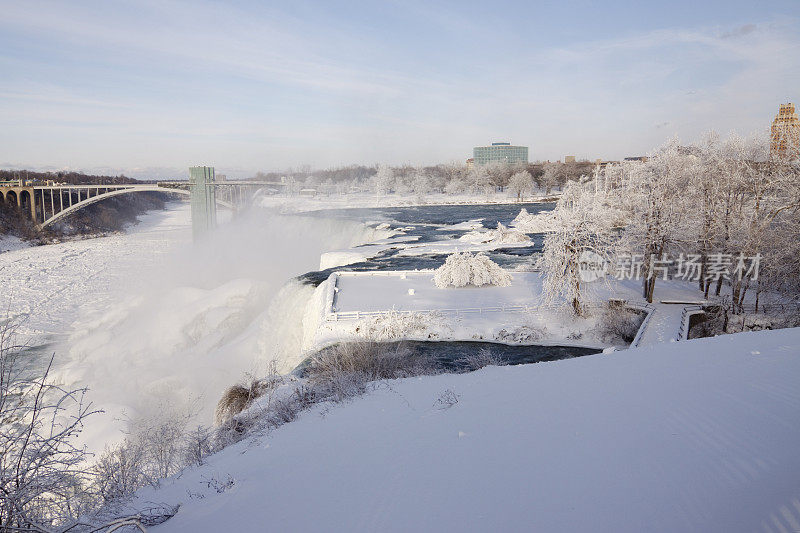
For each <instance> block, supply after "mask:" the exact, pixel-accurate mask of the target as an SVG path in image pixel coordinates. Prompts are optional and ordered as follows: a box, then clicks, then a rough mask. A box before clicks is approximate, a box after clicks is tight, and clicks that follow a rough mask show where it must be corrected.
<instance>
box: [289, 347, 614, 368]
mask: <svg viewBox="0 0 800 533" xmlns="http://www.w3.org/2000/svg"><path fill="white" fill-rule="evenodd" d="M380 344H382V345H385V347H386V348H387V351H388V350H396V349H397V348H398V347H400V345H402V347H403V348H405V349H406V350H405V352H406V353H407V357H408V360H409V366H412V365H413V363H415V362H425V363H427V365H425V366H429V367H432V368H434V369H435V370H439V371H442V372H456V373H457V372H467V371H470V370H476V368H475V367H474V366H473V364H472V363H471V362H470V360H469V359H467V357H468V356H470V355H475V354H482V355H483V356H485V357H487V358H489V359H490V360H492V361H493V362H492V364H497V365H527V364H530V363H541V362H545V361H559V360H562V359H572V358H575V357H582V356H585V355H592V354H596V353H600V351H599V350H598V349H596V348H583V347H579V346H539V345H525V346H522V345H508V344H498V343H492V342H474V341H435V342H434V341H427V342H426V341H397V342H386V343H380ZM334 348H335V347H334V346H332V347H328V348H324V349H323V350H321V352H323V353H324V352H325V351H327V350H331V349H334ZM308 365H309V360H308V359H307V360H305V361H303V362H302V363H301V364H300V365H298V367H297V368H296V369H295V370H294V372H295V373H297V374H299V375H303V374H304V373H305V369H306V368H307V367H308Z"/></svg>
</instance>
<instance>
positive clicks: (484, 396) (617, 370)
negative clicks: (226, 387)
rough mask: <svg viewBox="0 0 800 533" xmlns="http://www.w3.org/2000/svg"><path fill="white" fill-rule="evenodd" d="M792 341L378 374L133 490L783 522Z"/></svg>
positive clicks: (200, 502)
mask: <svg viewBox="0 0 800 533" xmlns="http://www.w3.org/2000/svg"><path fill="white" fill-rule="evenodd" d="M798 353H800V329H792V330H782V331H772V332H757V333H745V334H737V335H730V336H724V337H718V338H715V339H703V340H698V341H687V342H680V343H677V344H665V345H661V346H658V347H653V348H650V349H638V350H627V351H623V352H616V353H614V354H612V355H596V356H589V357H581V358H577V359H571V360H564V361H557V362H551V363H539V364H534V365H525V366H518V367H488V368H485V369H483V370H480V371H477V372H473V373H470V374H461V375H440V376H435V377H425V378H411V379H404V380H395V381H391V382H386V383H385V385H383V386H379V387H376V388H375V389H374V390H373V391H372V392H371V393H369V394H368V395H366V396H364V397H362V398H358V399H355V400H353V401H351V402H348V403H345V404H341V405H338V406H335V405H327V406H320V407H318V408H316V409H315V410H313V411H311V412H306V413H305V414H303V415H301V417H300V418H299V419H298V420H297V421H295V422H292V423H290V424H287V425H285V426H283V427H281V428H279V429H277V430H276V431H274V432H273V433H271V434H270V435H269V436H267V437H263V438H261V439H254V440H250V441H247V442H242V443H240V444H238V445H236V446H233V447H231V448H228V449H226V450H224V451H223V452H221V453H219V454H217V455H216V456H213V457H211V458H210V459H209V461H208V463H207V464H206V465H205V466H203V467H199V468H196V469H192V470H188V471H186V472H184V473H183V474H182V475H181V476H180V478H176V479H171V480H168V481H166V482H164V483H162V485H161V488H160V489H158V490H155V489H146V490H142V491H141V492H140V493H139V495H138V497H137V499H136V500H135V501H134V502H133V504H132V505H133V506H134V507H135V506H136V505H138V506H140V507H147V506H148V505H149V502H163V503H166V504H170V505H172V504H178V503H180V504H181V508H180V511H179V512H178V514H177V515H176V516H175V517H174V518H172V519H170V520H169V521H168V522H166V523H164V524H163V525H161V526H159V527H158V531H163V532H165V533H172V532H184V531H186V532H189V531H191V532H200V533H202V532H211V531H227V530H247V529H251V528H252V525H253V524H261V525H262V526H263V527H265V528H267V527H268V528H269V529H275V530H278V531H314V530H320V529H324V530H326V531H461V530H463V531H475V530H483V531H489V530H494V531H498V530H499V531H530V530H537V531H619V532H628V531H630V532H634V531H653V532H661V531H663V532H672V531H726V532H739V531H742V532H744V531H754V530H772V531H782V530H786V531H791V530H793V529H797V524H798V523H800V484H798V474H799V473H800V455H798V453H797V444H798V442H800V425H798V424H797V423H796V422H797V417H798V413H799V412H800V396H798V395H797V394H796V393H795V391H796V389H797V383H796V381H797V376H798V375H800V357H797V354H798ZM441 398H446V399H447V400H448V401H440V399H441ZM210 480H219V481H220V482H226V481H228V480H232V481H231V482H230V483H228V485H229V488H228V490H218V489H217V487H218V486H219V485H220V484H222V483H216V484H215V483H213V482H210Z"/></svg>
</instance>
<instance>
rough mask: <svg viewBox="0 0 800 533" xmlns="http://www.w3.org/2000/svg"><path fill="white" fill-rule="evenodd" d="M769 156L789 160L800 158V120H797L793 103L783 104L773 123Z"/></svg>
mask: <svg viewBox="0 0 800 533" xmlns="http://www.w3.org/2000/svg"><path fill="white" fill-rule="evenodd" d="M769 155H770V157H773V158H780V159H789V160H792V159H795V158H797V157H798V156H800V119H798V118H797V113H795V111H794V104H792V103H788V104H781V106H780V108H779V109H778V114H777V115H776V116H775V120H773V121H772V134H771V136H770V143H769Z"/></svg>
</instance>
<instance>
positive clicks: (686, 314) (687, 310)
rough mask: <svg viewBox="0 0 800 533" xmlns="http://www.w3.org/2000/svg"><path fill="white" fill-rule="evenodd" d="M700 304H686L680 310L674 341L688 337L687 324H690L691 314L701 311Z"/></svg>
mask: <svg viewBox="0 0 800 533" xmlns="http://www.w3.org/2000/svg"><path fill="white" fill-rule="evenodd" d="M703 312H704V311H703V306H702V305H687V306H686V307H684V308H683V311H682V312H681V326H680V328H679V329H678V335H677V336H676V337H675V340H676V341H682V340H686V339H687V338H688V337H689V325H690V324H691V321H692V320H691V318H692V315H696V314H698V313H703Z"/></svg>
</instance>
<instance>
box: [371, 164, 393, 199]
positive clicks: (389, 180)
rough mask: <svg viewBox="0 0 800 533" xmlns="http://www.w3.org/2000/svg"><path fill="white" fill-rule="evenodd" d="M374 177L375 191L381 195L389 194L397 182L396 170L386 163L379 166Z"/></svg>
mask: <svg viewBox="0 0 800 533" xmlns="http://www.w3.org/2000/svg"><path fill="white" fill-rule="evenodd" d="M373 179H374V181H375V192H376V193H377V194H378V195H380V196H383V195H386V194H389V193H390V192H391V191H392V187H393V186H394V184H395V180H394V172H393V171H392V169H391V168H389V167H388V166H386V165H379V166H378V172H377V173H376V174H375V177H374V178H373Z"/></svg>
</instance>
